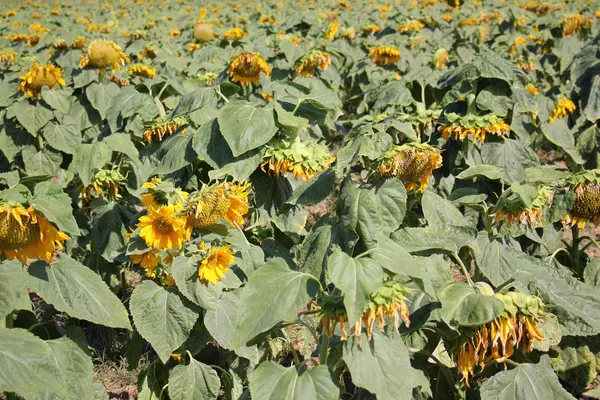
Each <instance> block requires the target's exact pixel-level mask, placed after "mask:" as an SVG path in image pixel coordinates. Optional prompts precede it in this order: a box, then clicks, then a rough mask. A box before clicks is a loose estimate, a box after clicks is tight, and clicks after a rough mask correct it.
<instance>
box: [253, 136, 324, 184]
mask: <svg viewBox="0 0 600 400" xmlns="http://www.w3.org/2000/svg"><path fill="white" fill-rule="evenodd" d="M266 148H267V151H266V152H265V155H264V157H263V163H262V164H261V166H260V168H261V170H262V171H263V172H266V173H267V174H268V175H269V176H270V175H271V174H273V173H274V174H275V175H285V174H286V173H287V172H291V173H292V174H293V175H294V178H296V179H297V178H298V177H300V178H302V180H303V181H307V180H309V179H310V178H312V177H313V176H314V175H315V174H316V173H317V172H320V171H323V170H325V169H327V168H329V166H330V165H331V164H332V163H333V162H334V161H335V157H333V156H332V155H330V154H329V152H328V151H327V148H326V147H324V146H321V145H319V144H318V143H317V142H315V141H311V140H304V141H294V142H288V141H285V140H276V141H274V142H273V143H270V144H267V145H266Z"/></svg>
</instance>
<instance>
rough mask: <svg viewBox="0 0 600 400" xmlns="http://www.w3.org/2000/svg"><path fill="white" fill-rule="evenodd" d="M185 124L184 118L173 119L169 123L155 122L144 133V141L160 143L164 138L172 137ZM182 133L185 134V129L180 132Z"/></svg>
mask: <svg viewBox="0 0 600 400" xmlns="http://www.w3.org/2000/svg"><path fill="white" fill-rule="evenodd" d="M186 123H187V120H186V119H185V117H175V118H174V119H172V120H171V121H155V122H153V123H152V126H151V127H150V128H148V129H146V131H145V132H144V140H145V141H146V142H148V143H150V142H152V141H153V140H155V141H157V142H160V141H162V140H163V138H164V137H168V136H172V135H173V134H175V133H176V132H177V131H178V130H179V129H180V128H181V127H182V126H184V125H185V124H186ZM182 133H184V134H185V133H186V129H185V128H184V129H183V130H182Z"/></svg>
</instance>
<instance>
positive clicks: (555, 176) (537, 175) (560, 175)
mask: <svg viewBox="0 0 600 400" xmlns="http://www.w3.org/2000/svg"><path fill="white" fill-rule="evenodd" d="M570 174H571V172H570V171H569V170H567V169H559V168H557V167H555V166H550V165H545V166H543V167H539V168H527V169H526V170H525V179H526V181H527V182H528V183H535V182H539V183H553V182H556V181H557V180H559V179H564V178H566V177H568V176H569V175H570Z"/></svg>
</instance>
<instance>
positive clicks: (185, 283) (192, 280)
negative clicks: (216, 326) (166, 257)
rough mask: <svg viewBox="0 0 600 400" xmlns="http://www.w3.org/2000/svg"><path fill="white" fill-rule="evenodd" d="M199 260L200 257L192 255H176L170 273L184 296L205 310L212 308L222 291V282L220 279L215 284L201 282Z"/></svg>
mask: <svg viewBox="0 0 600 400" xmlns="http://www.w3.org/2000/svg"><path fill="white" fill-rule="evenodd" d="M201 262H202V259H200V260H197V259H196V257H194V256H192V257H186V256H179V257H176V258H175V259H174V260H173V268H172V270H171V273H172V274H173V278H175V282H176V283H177V287H178V288H179V291H180V292H181V294H182V295H183V296H185V298H187V299H188V300H190V301H192V302H194V303H195V304H197V305H199V306H201V307H203V308H206V309H207V310H214V308H215V303H216V301H217V299H218V298H219V296H220V295H221V292H222V291H223V284H222V283H221V281H218V282H217V284H216V285H213V284H211V283H206V282H202V281H201V280H200V278H199V277H198V266H199V265H200V263H201Z"/></svg>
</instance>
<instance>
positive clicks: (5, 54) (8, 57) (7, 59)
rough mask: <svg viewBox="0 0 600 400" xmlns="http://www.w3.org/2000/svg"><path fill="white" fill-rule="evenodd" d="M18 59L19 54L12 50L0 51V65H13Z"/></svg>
mask: <svg viewBox="0 0 600 400" xmlns="http://www.w3.org/2000/svg"><path fill="white" fill-rule="evenodd" d="M16 58H17V53H15V52H14V51H12V50H0V63H6V64H12V63H13V62H14V61H15V59H16Z"/></svg>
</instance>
